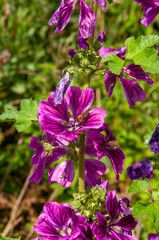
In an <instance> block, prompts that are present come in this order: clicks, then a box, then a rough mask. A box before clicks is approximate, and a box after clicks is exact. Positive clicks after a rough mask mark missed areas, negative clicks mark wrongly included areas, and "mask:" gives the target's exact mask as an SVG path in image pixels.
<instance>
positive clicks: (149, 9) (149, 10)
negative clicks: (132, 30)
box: [134, 0, 159, 27]
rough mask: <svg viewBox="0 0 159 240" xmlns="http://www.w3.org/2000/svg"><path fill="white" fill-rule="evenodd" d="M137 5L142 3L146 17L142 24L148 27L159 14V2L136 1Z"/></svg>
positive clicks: (154, 0) (149, 0)
mask: <svg viewBox="0 0 159 240" xmlns="http://www.w3.org/2000/svg"><path fill="white" fill-rule="evenodd" d="M134 1H135V3H141V5H142V7H143V10H144V12H145V13H144V15H143V19H142V20H141V23H142V24H143V25H145V27H147V26H148V25H149V24H151V23H152V22H153V20H154V19H155V17H156V16H157V15H158V14H159V0H134Z"/></svg>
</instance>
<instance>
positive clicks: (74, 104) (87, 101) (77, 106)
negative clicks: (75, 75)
mask: <svg viewBox="0 0 159 240" xmlns="http://www.w3.org/2000/svg"><path fill="white" fill-rule="evenodd" d="M66 99H67V103H68V105H69V107H70V109H71V112H72V113H73V116H74V118H75V119H76V118H77V117H78V116H79V115H81V114H82V113H83V112H85V111H87V109H88V108H89V107H90V106H91V104H92V102H93V99H94V91H93V89H92V88H86V89H85V90H84V91H82V90H81V89H80V88H79V87H75V86H71V87H69V88H68V89H67V91H66Z"/></svg>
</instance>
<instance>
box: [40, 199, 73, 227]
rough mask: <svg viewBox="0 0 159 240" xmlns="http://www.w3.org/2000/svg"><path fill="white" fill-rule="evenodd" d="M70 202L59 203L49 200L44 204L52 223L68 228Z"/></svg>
mask: <svg viewBox="0 0 159 240" xmlns="http://www.w3.org/2000/svg"><path fill="white" fill-rule="evenodd" d="M69 207H71V206H69V205H68V204H67V205H66V204H58V203H57V202H49V203H47V204H45V205H44V212H45V214H46V215H47V217H48V219H49V220H50V222H52V224H53V225H54V226H55V227H57V228H59V229H61V230H63V229H67V227H68V224H69V221H70V217H69V216H68V214H67V208H69Z"/></svg>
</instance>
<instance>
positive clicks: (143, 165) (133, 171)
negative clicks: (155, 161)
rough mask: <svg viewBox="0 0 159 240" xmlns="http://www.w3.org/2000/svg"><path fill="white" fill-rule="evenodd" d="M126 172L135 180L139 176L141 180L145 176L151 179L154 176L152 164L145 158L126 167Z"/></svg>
mask: <svg viewBox="0 0 159 240" xmlns="http://www.w3.org/2000/svg"><path fill="white" fill-rule="evenodd" d="M126 174H127V175H128V177H129V178H130V179H131V180H135V179H138V178H140V177H142V179H143V180H144V179H145V178H149V179H151V178H153V177H154V175H153V166H152V164H151V163H150V162H149V161H148V160H147V159H143V160H142V161H140V162H136V163H134V164H132V165H131V166H130V167H128V168H127V169H126Z"/></svg>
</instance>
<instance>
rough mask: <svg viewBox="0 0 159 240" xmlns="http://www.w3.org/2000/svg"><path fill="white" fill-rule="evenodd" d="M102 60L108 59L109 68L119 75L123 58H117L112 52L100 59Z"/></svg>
mask: <svg viewBox="0 0 159 240" xmlns="http://www.w3.org/2000/svg"><path fill="white" fill-rule="evenodd" d="M101 61H102V62H107V61H108V67H109V70H110V71H111V72H112V73H114V74H117V75H119V74H120V73H121V70H122V68H123V65H124V60H122V59H121V58H119V57H118V56H117V55H116V54H114V53H112V54H110V55H108V56H106V57H104V58H102V60H101Z"/></svg>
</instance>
